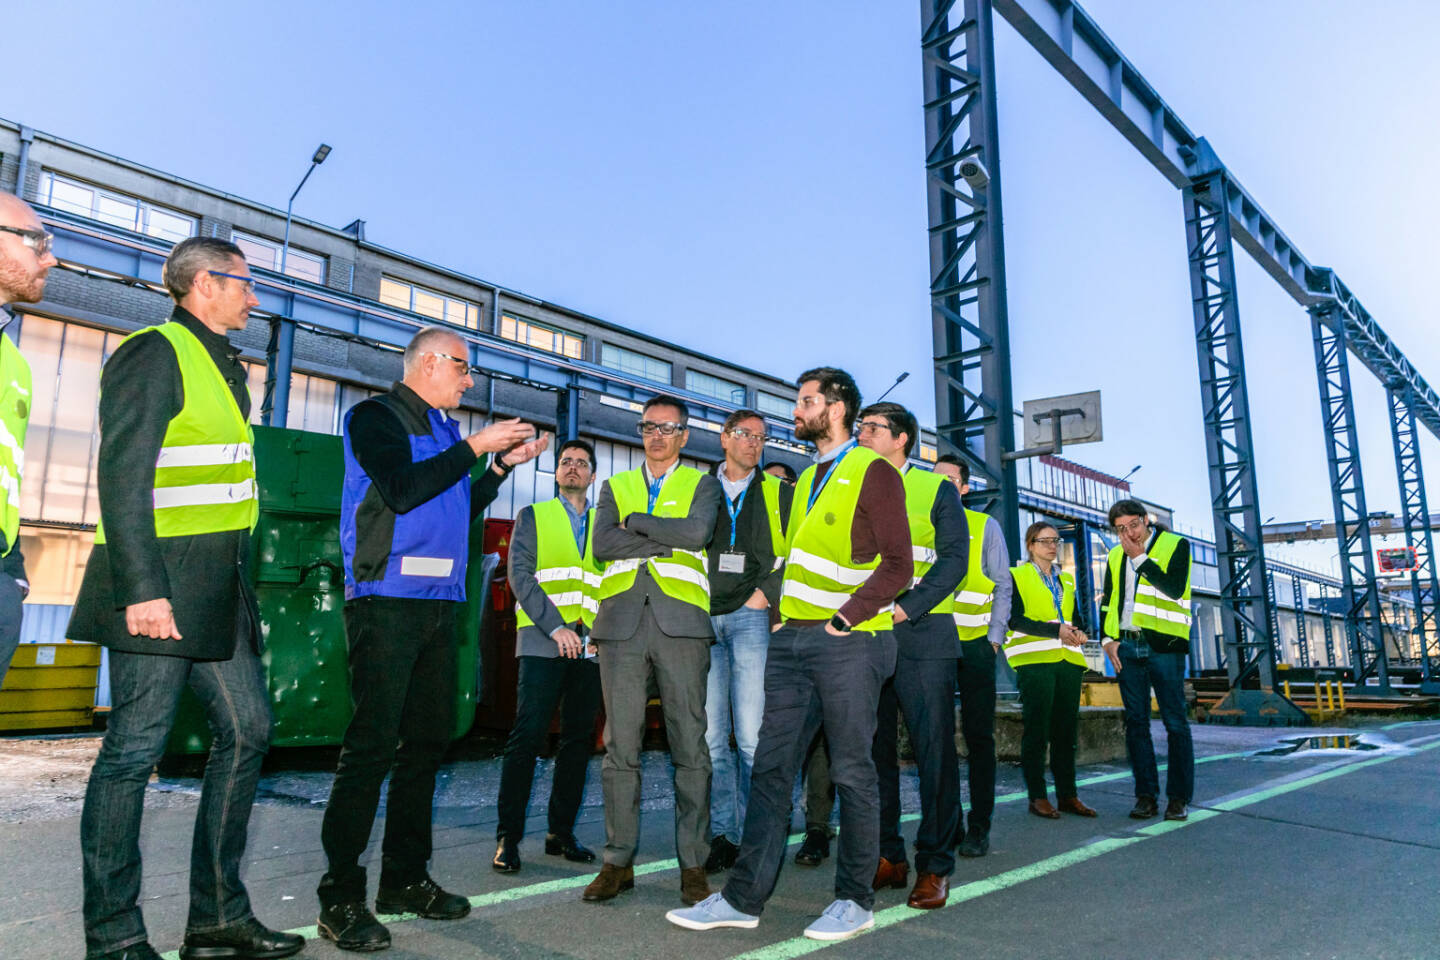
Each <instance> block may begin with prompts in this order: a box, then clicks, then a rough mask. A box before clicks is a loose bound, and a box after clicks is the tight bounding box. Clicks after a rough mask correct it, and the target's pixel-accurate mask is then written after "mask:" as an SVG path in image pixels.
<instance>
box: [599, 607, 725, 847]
mask: <svg viewBox="0 0 1440 960" xmlns="http://www.w3.org/2000/svg"><path fill="white" fill-rule="evenodd" d="M596 647H597V648H598V650H599V658H598V659H599V662H600V691H601V695H602V696H603V697H604V699H605V759H604V761H603V762H602V763H601V765H600V771H601V783H602V786H603V789H604V795H605V862H606V863H609V864H613V865H615V866H617V867H627V866H630V864H631V862H632V861H633V860H634V859H635V847H636V845H637V843H638V842H639V834H640V747H641V744H642V742H643V741H644V738H645V704H646V701H647V699H648V694H647V686H648V681H649V678H650V676H651V674H652V673H653V675H654V677H655V684H656V686H657V687H658V688H659V690H660V707H661V710H662V711H663V713H664V717H665V735H666V737H667V738H668V739H669V741H670V759H671V761H672V762H673V763H674V766H675V853H676V856H677V857H678V858H679V860H680V866H681V867H682V868H685V867H699V866H703V865H704V864H705V858H706V857H707V856H708V855H709V853H710V751H709V750H708V749H707V748H706V746H705V727H706V720H705V687H706V679H707V676H708V674H709V672H710V640H709V639H708V638H699V637H672V636H667V635H666V634H665V633H663V632H661V630H660V626H659V624H658V623H656V621H655V615H654V612H653V610H652V609H651V607H650V605H649V604H648V603H647V604H646V605H645V609H644V611H643V613H642V614H641V617H640V624H639V629H638V630H637V631H636V632H635V635H634V636H633V637H630V638H629V639H627V640H598V639H597V641H596Z"/></svg>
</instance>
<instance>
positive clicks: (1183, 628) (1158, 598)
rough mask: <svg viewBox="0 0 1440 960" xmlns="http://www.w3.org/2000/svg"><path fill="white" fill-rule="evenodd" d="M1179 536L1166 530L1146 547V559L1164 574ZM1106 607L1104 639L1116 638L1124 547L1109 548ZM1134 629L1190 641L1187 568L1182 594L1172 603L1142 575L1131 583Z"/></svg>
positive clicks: (1188, 576)
mask: <svg viewBox="0 0 1440 960" xmlns="http://www.w3.org/2000/svg"><path fill="white" fill-rule="evenodd" d="M1180 540H1181V538H1180V536H1179V535H1178V534H1174V533H1171V532H1170V531H1169V530H1161V531H1160V532H1159V533H1158V534H1157V535H1156V537H1155V543H1154V544H1153V545H1152V546H1151V547H1150V550H1149V556H1150V559H1151V560H1154V561H1155V562H1156V563H1158V564H1159V565H1160V569H1161V570H1163V571H1165V572H1166V573H1167V574H1168V573H1169V572H1170V561H1171V559H1172V558H1173V557H1174V556H1175V548H1176V547H1178V546H1179V545H1180ZM1109 561H1110V583H1111V584H1112V587H1111V590H1110V606H1108V607H1106V608H1105V636H1107V637H1118V636H1120V609H1121V608H1122V607H1123V606H1124V605H1125V596H1124V594H1123V592H1122V591H1121V589H1120V584H1121V579H1120V573H1121V570H1120V564H1122V563H1124V562H1125V561H1126V557H1125V548H1124V547H1120V546H1115V547H1112V548H1111V549H1110V558H1109ZM1131 620H1132V621H1133V622H1134V624H1135V629H1136V630H1154V631H1155V632H1156V633H1163V634H1165V635H1166V636H1170V637H1179V638H1180V639H1182V640H1188V639H1190V569H1189V567H1188V566H1187V568H1186V570H1185V592H1184V593H1182V594H1181V595H1180V599H1179V600H1172V599H1170V597H1168V596H1166V595H1165V594H1164V593H1162V592H1161V591H1160V590H1159V588H1158V587H1156V586H1155V585H1154V584H1153V583H1151V582H1150V581H1149V580H1147V579H1145V577H1144V576H1143V575H1141V576H1140V577H1138V579H1137V581H1136V583H1135V611H1134V613H1133V614H1132V616H1131Z"/></svg>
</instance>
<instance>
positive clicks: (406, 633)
mask: <svg viewBox="0 0 1440 960" xmlns="http://www.w3.org/2000/svg"><path fill="white" fill-rule="evenodd" d="M469 356H470V351H469V347H468V346H467V345H466V343H465V341H464V340H463V339H461V337H460V335H459V333H457V332H456V331H455V330H453V329H451V328H449V327H441V326H432V327H426V328H424V329H423V330H420V331H419V332H418V333H416V334H415V336H414V337H412V338H411V340H410V344H409V346H407V347H406V348H405V371H404V378H403V379H402V380H401V381H400V382H399V383H397V384H395V386H394V388H393V389H392V390H391V391H390V392H389V393H385V394H381V395H380V396H378V397H371V398H370V399H368V400H362V401H361V402H359V403H357V404H356V405H355V406H354V407H353V408H351V410H350V412H349V413H347V414H346V415H345V431H344V432H345V486H344V489H343V491H342V493H341V508H340V549H341V554H342V555H343V557H344V561H345V633H346V637H347V639H348V640H349V644H350V692H351V700H352V701H353V703H354V706H355V712H354V715H353V717H352V718H351V720H350V726H349V728H348V729H346V731H345V740H344V744H343V746H342V747H341V750H340V763H339V766H338V767H337V769H336V771H335V783H334V785H333V786H332V788H331V791H330V803H329V804H328V805H327V807H326V809H325V819H324V822H323V824H322V826H321V829H320V840H321V844H322V846H323V847H324V848H325V856H326V859H327V861H328V869H327V870H326V871H325V875H324V877H322V878H321V880H320V888H319V890H318V891H317V893H318V896H319V899H320V921H319V930H320V935H321V936H322V937H325V938H326V939H328V940H333V941H335V944H336V946H338V947H340V948H341V949H342V950H359V951H370V950H383V949H384V948H386V947H388V946H389V945H390V932H389V931H388V930H387V929H386V928H385V927H384V926H382V925H381V924H380V922H379V921H378V920H376V919H375V916H374V914H372V913H371V912H370V909H369V907H368V905H367V904H368V901H367V899H366V881H365V868H364V867H363V866H362V865H361V863H360V858H361V856H362V855H363V854H364V852H365V847H366V845H367V844H368V843H369V841H370V828H371V827H372V826H373V825H374V822H375V812H376V808H377V806H378V804H379V800H380V786H381V784H382V783H383V782H384V780H385V777H386V776H387V775H388V776H389V777H390V792H389V795H388V798H387V800H386V804H385V838H384V840H383V841H382V844H381V859H380V889H379V892H378V894H377V895H376V898H375V906H376V909H377V912H379V913H396V914H398V913H415V914H419V915H420V916H422V917H429V918H432V919H436V920H453V919H458V918H460V917H463V916H465V915H466V914H467V913H469V912H470V902H469V901H468V900H466V899H465V898H464V897H461V896H457V895H456V894H453V893H447V892H446V891H445V890H443V889H441V888H440V885H439V884H437V883H436V882H435V881H434V880H432V879H431V878H430V874H429V872H428V867H429V861H430V851H431V834H430V815H431V809H430V808H431V804H432V803H433V801H434V795H435V773H436V771H437V770H438V769H439V766H440V760H441V758H442V757H443V756H444V754H445V748H446V747H447V746H448V745H449V744H450V738H451V733H452V731H453V730H454V726H455V720H454V706H455V672H456V664H455V657H456V647H455V640H456V619H455V618H456V608H457V607H458V606H459V605H460V604H461V603H463V602H464V600H465V566H466V560H467V558H468V556H469V537H470V524H471V520H472V519H473V518H474V517H476V516H478V515H479V514H480V512H481V511H483V510H484V509H485V507H486V506H487V505H489V503H490V501H492V500H494V499H495V495H496V492H497V491H498V489H499V485H500V482H501V481H502V480H504V478H505V477H506V476H508V475H509V473H510V471H511V470H513V469H514V468H515V467H516V466H517V465H518V464H521V463H523V462H525V461H526V460H529V459H531V458H532V457H535V456H537V455H538V454H539V453H540V452H541V451H542V450H544V449H545V447H546V446H547V440H546V439H545V438H540V439H535V428H534V427H533V426H531V425H530V424H528V423H521V422H520V421H519V420H502V421H500V422H498V423H494V424H491V425H490V426H488V427H485V428H484V429H482V430H478V431H476V432H475V433H472V434H470V436H468V437H464V438H463V439H462V437H461V436H460V429H459V427H460V425H459V424H458V423H456V422H455V421H454V420H452V419H451V418H450V417H448V416H446V414H445V411H447V410H452V409H454V408H455V407H457V406H459V405H460V399H461V397H463V396H464V394H465V391H466V390H468V389H470V388H471V387H472V386H474V381H473V380H472V379H471V378H470V360H469ZM485 454H488V455H490V459H489V461H488V464H486V465H480V464H479V463H478V460H479V458H480V457H481V456H482V455H485ZM472 475H473V476H474V480H473V482H472Z"/></svg>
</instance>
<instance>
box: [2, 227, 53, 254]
mask: <svg viewBox="0 0 1440 960" xmlns="http://www.w3.org/2000/svg"><path fill="white" fill-rule="evenodd" d="M0 232H4V233H13V234H15V236H17V237H19V238H20V240H21V242H22V243H24V244H25V246H27V247H29V248H30V249H31V250H33V251H35V256H36V257H43V256H45V254H47V253H49V252H50V251H51V250H53V249H55V234H53V233H50V232H49V231H48V230H31V229H29V228H27V227H0Z"/></svg>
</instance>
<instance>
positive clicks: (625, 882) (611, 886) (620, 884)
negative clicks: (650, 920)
mask: <svg viewBox="0 0 1440 960" xmlns="http://www.w3.org/2000/svg"><path fill="white" fill-rule="evenodd" d="M634 888H635V868H634V867H617V866H615V864H613V863H607V864H605V865H604V866H603V867H601V868H600V873H599V874H598V875H597V876H596V877H595V879H594V880H591V881H590V885H589V886H588V887H586V888H585V892H584V893H582V894H580V899H581V900H588V901H590V902H591V903H599V902H600V901H602V900H614V899H615V898H616V897H617V896H619V895H620V894H621V893H622V892H624V891H626V890H633V889H634Z"/></svg>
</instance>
